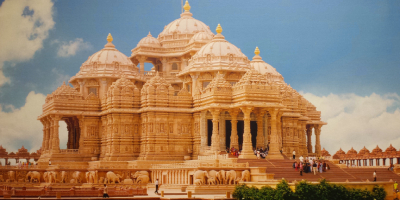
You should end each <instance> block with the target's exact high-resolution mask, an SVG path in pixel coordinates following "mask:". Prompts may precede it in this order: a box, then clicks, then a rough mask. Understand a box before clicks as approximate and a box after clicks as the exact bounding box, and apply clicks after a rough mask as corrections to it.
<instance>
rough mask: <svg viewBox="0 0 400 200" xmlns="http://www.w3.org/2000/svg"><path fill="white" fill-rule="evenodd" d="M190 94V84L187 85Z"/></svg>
mask: <svg viewBox="0 0 400 200" xmlns="http://www.w3.org/2000/svg"><path fill="white" fill-rule="evenodd" d="M187 89H188V92H190V84H187Z"/></svg>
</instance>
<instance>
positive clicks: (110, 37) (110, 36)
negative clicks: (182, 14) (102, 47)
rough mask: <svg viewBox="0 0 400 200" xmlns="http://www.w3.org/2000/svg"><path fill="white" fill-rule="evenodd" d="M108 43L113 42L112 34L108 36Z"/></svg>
mask: <svg viewBox="0 0 400 200" xmlns="http://www.w3.org/2000/svg"><path fill="white" fill-rule="evenodd" d="M107 41H108V42H112V41H113V37H112V35H111V33H109V34H108V36H107Z"/></svg>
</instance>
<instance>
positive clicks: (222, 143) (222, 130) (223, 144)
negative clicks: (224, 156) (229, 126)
mask: <svg viewBox="0 0 400 200" xmlns="http://www.w3.org/2000/svg"><path fill="white" fill-rule="evenodd" d="M219 145H220V151H224V150H225V149H226V128H225V112H221V114H220V120H219Z"/></svg>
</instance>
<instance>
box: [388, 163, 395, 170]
mask: <svg viewBox="0 0 400 200" xmlns="http://www.w3.org/2000/svg"><path fill="white" fill-rule="evenodd" d="M393 169H394V165H393V163H390V166H389V168H388V170H391V171H393Z"/></svg>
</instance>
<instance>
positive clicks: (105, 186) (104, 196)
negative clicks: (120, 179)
mask: <svg viewBox="0 0 400 200" xmlns="http://www.w3.org/2000/svg"><path fill="white" fill-rule="evenodd" d="M103 198H110V196H108V188H107V185H106V184H104V191H103Z"/></svg>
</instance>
